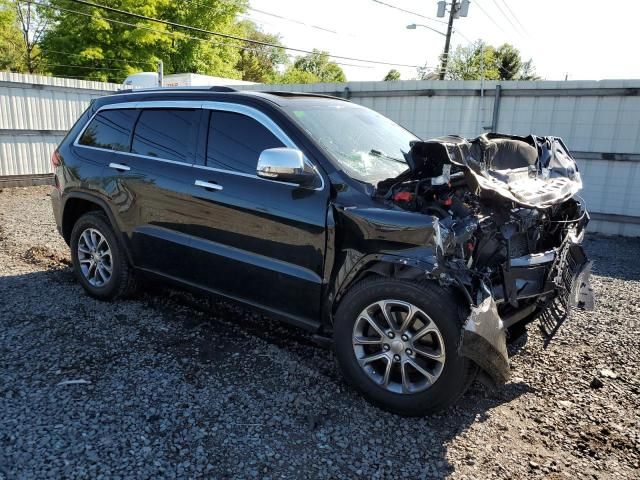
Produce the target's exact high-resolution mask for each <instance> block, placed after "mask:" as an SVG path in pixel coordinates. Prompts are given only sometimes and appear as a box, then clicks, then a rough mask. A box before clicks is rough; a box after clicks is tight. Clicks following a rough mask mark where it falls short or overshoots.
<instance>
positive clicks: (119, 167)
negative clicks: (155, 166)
mask: <svg viewBox="0 0 640 480" xmlns="http://www.w3.org/2000/svg"><path fill="white" fill-rule="evenodd" d="M109 168H115V169H116V170H119V171H121V172H127V171H129V170H131V167H128V166H126V165H123V164H122V163H110V164H109Z"/></svg>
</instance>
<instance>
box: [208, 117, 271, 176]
mask: <svg viewBox="0 0 640 480" xmlns="http://www.w3.org/2000/svg"><path fill="white" fill-rule="evenodd" d="M276 147H284V145H283V143H282V142H281V141H280V140H278V139H277V138H276V137H275V135H273V134H272V133H271V132H270V131H269V130H267V129H266V128H265V127H264V126H263V125H262V124H261V123H259V122H258V121H256V120H254V119H253V118H251V117H247V116H246V115H242V114H239V113H232V112H222V111H212V112H211V120H210V123H209V139H208V141H207V165H209V166H210V167H215V168H223V169H225V170H235V171H239V172H244V173H251V174H253V175H255V173H256V166H257V165H258V157H259V156H260V153H262V151H263V150H266V149H267V148H276Z"/></svg>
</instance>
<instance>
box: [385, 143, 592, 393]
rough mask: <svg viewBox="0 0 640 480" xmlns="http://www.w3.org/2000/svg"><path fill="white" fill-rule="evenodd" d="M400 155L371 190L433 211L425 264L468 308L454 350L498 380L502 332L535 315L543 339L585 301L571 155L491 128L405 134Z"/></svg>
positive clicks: (502, 373)
mask: <svg viewBox="0 0 640 480" xmlns="http://www.w3.org/2000/svg"><path fill="white" fill-rule="evenodd" d="M406 160H407V163H408V164H409V169H408V170H407V171H405V172H403V173H402V174H401V175H399V176H398V177H396V178H392V179H387V180H384V181H382V182H380V183H379V184H378V185H377V188H376V191H375V197H376V198H377V199H378V200H380V201H382V202H384V203H385V204H386V206H387V207H390V208H393V209H402V210H406V211H410V212H418V213H422V214H424V215H429V216H431V217H433V219H434V225H435V226H436V227H437V228H436V231H437V232H438V234H437V235H436V237H437V238H436V240H435V243H436V251H437V260H438V262H437V263H438V265H437V269H435V270H434V272H433V273H434V274H435V276H437V278H438V280H439V281H440V282H442V283H449V284H454V285H456V286H457V287H458V289H459V290H460V291H461V292H463V293H464V295H465V296H466V297H467V300H468V302H469V305H470V309H471V314H470V315H469V317H468V319H467V321H466V323H465V325H464V328H463V333H464V341H463V342H462V350H463V351H462V352H461V353H462V354H465V355H468V356H469V357H470V358H472V359H473V360H474V361H476V363H478V364H480V366H481V367H483V368H484V369H485V370H487V371H489V372H490V373H492V374H493V377H494V378H496V379H498V380H503V381H504V380H506V378H507V376H508V363H506V367H505V362H507V359H506V357H507V355H506V343H505V340H506V339H507V338H514V337H517V336H518V335H519V334H521V333H523V332H524V325H525V324H527V323H529V322H531V321H532V320H535V319H538V320H539V322H540V327H541V330H542V332H543V335H544V337H545V341H546V342H548V341H550V339H551V338H552V337H553V335H554V334H555V333H556V331H557V330H558V328H559V327H560V325H561V324H562V322H564V321H565V320H566V318H567V317H568V316H569V313H570V311H571V309H572V308H574V307H579V308H586V309H591V308H593V296H592V293H591V289H590V286H589V272H590V262H589V261H588V259H587V257H586V255H585V253H584V251H583V250H582V247H581V246H580V242H581V240H582V237H583V235H584V230H585V227H586V225H587V223H588V220H589V216H588V214H587V211H586V209H585V205H584V202H583V201H582V200H581V199H580V198H579V197H578V196H577V195H576V194H577V192H579V191H580V189H581V188H582V181H581V178H580V173H579V172H578V168H577V166H576V162H575V160H574V159H573V158H572V156H571V154H570V153H569V151H568V149H567V148H566V146H565V145H564V143H563V142H562V140H561V139H560V138H557V137H537V136H528V137H517V136H509V135H501V134H485V135H482V136H480V137H477V138H475V139H472V140H467V139H464V138H462V137H454V136H448V137H441V138H436V139H433V140H429V141H425V142H415V143H414V144H413V145H412V148H411V150H410V152H409V153H408V154H407V156H406Z"/></svg>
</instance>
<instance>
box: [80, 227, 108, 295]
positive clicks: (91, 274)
mask: <svg viewBox="0 0 640 480" xmlns="http://www.w3.org/2000/svg"><path fill="white" fill-rule="evenodd" d="M77 255H78V262H79V264H80V271H81V272H82V274H83V275H84V277H85V278H86V279H87V281H88V282H89V283H90V284H91V285H92V286H94V287H103V286H105V285H106V284H107V283H108V282H109V280H110V279H111V275H112V274H113V259H112V256H111V247H110V246H109V243H108V242H107V239H106V238H105V236H104V235H103V234H102V233H100V232H99V231H98V230H96V229H95V228H87V229H86V230H84V231H83V232H82V233H81V234H80V238H79V239H78V252H77Z"/></svg>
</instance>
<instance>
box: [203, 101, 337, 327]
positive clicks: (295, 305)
mask: <svg viewBox="0 0 640 480" xmlns="http://www.w3.org/2000/svg"><path fill="white" fill-rule="evenodd" d="M225 108H227V109H228V110H212V111H211V114H210V119H209V128H208V135H207V149H206V165H204V166H198V165H196V166H194V178H193V184H194V193H193V195H194V198H196V199H198V202H197V208H198V212H197V215H194V216H195V217H197V225H193V226H192V231H193V235H194V239H193V242H192V244H191V246H192V248H194V249H195V250H196V251H197V254H198V256H199V259H200V260H199V261H197V262H196V263H195V264H194V265H193V271H192V272H191V274H192V276H193V277H192V278H193V282H194V283H198V284H204V285H206V286H207V287H208V288H210V289H213V290H215V291H217V292H220V293H223V294H225V295H227V296H231V297H234V298H237V299H240V300H243V301H245V302H247V303H251V304H256V305H258V306H261V307H266V308H268V309H270V310H272V311H274V312H275V313H278V312H286V313H288V314H293V315H294V316H297V317H299V319H301V320H302V322H304V320H308V319H313V320H317V318H318V314H319V309H320V295H321V288H322V271H323V265H324V254H325V243H326V214H327V204H328V197H329V194H328V188H327V187H326V186H325V185H324V181H323V180H322V178H321V176H320V174H319V173H318V179H317V180H318V181H317V185H315V186H314V187H312V188H301V187H298V186H296V185H291V184H286V183H282V182H276V181H271V180H264V179H262V178H259V177H257V176H256V166H257V162H258V157H259V155H260V153H261V152H262V151H263V150H265V149H267V148H274V147H283V146H287V147H295V145H293V143H292V142H291V140H289V139H288V137H287V136H286V135H285V134H284V133H283V132H282V130H280V129H279V128H278V127H277V125H275V124H274V123H273V122H272V121H271V120H269V119H268V118H267V117H266V116H265V115H264V114H262V113H261V112H259V111H257V110H255V111H254V110H253V109H250V108H242V110H239V111H233V105H231V106H229V105H228V104H227V107H225ZM240 112H242V113H240Z"/></svg>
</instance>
